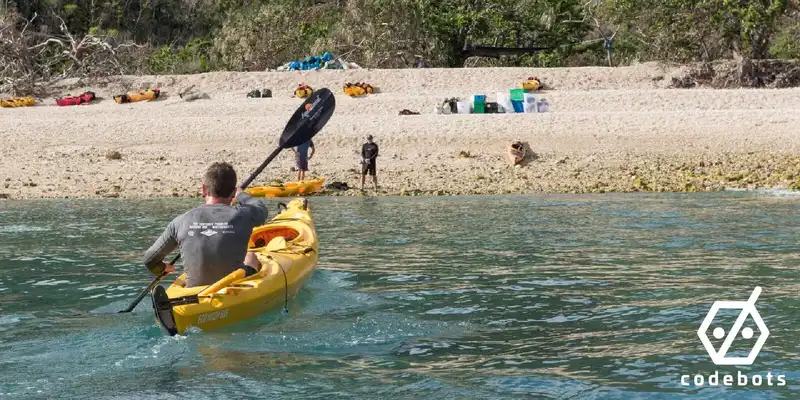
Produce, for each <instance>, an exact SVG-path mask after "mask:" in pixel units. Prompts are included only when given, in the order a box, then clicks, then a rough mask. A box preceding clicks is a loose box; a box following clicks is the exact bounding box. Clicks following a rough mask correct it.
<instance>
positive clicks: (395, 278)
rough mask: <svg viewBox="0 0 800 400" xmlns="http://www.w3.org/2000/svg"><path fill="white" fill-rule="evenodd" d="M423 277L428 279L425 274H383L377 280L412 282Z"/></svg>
mask: <svg viewBox="0 0 800 400" xmlns="http://www.w3.org/2000/svg"><path fill="white" fill-rule="evenodd" d="M423 279H430V278H429V277H428V276H426V275H420V274H414V275H393V276H384V277H381V278H378V280H379V281H390V282H414V281H417V280H423Z"/></svg>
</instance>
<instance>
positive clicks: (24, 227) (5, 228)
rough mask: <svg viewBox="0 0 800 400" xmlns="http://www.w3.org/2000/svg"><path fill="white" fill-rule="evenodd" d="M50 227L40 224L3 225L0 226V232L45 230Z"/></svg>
mask: <svg viewBox="0 0 800 400" xmlns="http://www.w3.org/2000/svg"><path fill="white" fill-rule="evenodd" d="M49 230H50V229H48V228H43V227H40V226H29V225H5V226H0V233H21V232H47V231H49Z"/></svg>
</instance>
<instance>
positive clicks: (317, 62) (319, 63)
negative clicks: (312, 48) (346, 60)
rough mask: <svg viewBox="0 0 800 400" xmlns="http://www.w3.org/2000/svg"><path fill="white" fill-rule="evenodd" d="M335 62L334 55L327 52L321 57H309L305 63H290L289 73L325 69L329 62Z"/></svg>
mask: <svg viewBox="0 0 800 400" xmlns="http://www.w3.org/2000/svg"><path fill="white" fill-rule="evenodd" d="M330 61H333V55H332V54H331V53H330V52H327V51H326V52H325V54H323V55H321V56H308V57H306V59H305V60H303V61H292V62H290V63H289V71H297V70H302V71H304V70H310V69H320V68H323V67H325V64H326V63H327V62H330Z"/></svg>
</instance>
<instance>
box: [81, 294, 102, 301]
mask: <svg viewBox="0 0 800 400" xmlns="http://www.w3.org/2000/svg"><path fill="white" fill-rule="evenodd" d="M103 296H105V293H100V294H96V295H93V296H86V297H81V300H91V299H96V298H98V297H103Z"/></svg>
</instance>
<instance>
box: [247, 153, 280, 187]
mask: <svg viewBox="0 0 800 400" xmlns="http://www.w3.org/2000/svg"><path fill="white" fill-rule="evenodd" d="M281 150H283V148H282V147H280V146H278V148H276V149H275V150H274V151H273V152H272V154H270V155H269V157H267V159H266V160H264V162H263V163H261V165H259V166H258V168H256V170H255V171H253V173H252V174H250V176H249V177H247V180H246V181H244V183H242V186H241V188H242V190H244V189H247V187H248V186H250V184H251V183H252V182H253V180H254V179H256V177H257V176H258V174H260V173H261V171H263V170H264V168H266V167H267V164H269V163H271V162H272V160H273V159H274V158H275V157H277V156H278V154H279V153H280V152H281Z"/></svg>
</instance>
